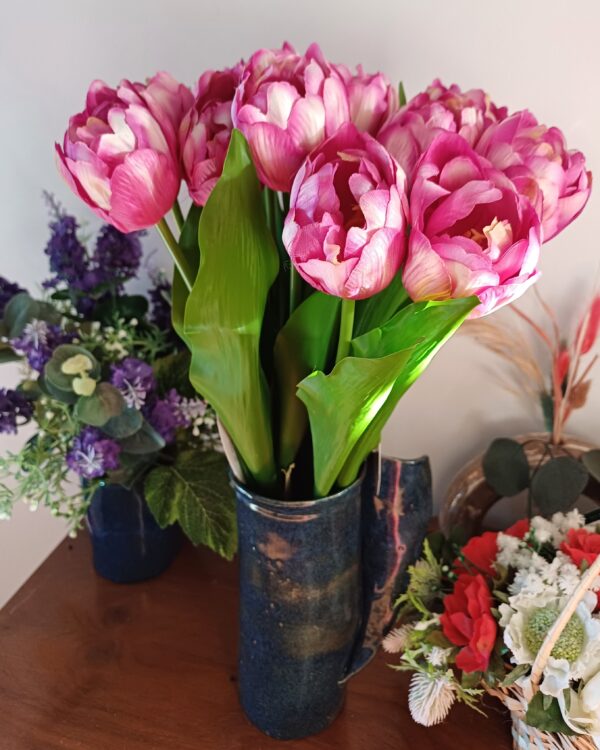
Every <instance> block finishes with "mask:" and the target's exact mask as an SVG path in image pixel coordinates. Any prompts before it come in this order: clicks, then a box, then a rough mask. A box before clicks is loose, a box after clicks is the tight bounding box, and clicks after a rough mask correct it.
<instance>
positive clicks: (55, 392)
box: [37, 375, 79, 404]
mask: <svg viewBox="0 0 600 750" xmlns="http://www.w3.org/2000/svg"><path fill="white" fill-rule="evenodd" d="M37 382H38V385H39V387H40V390H41V391H42V393H45V394H46V395H47V396H51V397H52V398H55V399H56V400H57V401H61V402H62V403H63V404H75V403H77V400H78V398H79V396H78V395H77V394H76V393H73V391H72V390H70V389H69V390H68V391H65V390H63V389H62V388H57V387H56V386H55V385H53V384H52V383H51V382H50V381H49V380H48V379H47V378H45V377H44V376H43V375H41V376H40V377H39V378H38V381H37Z"/></svg>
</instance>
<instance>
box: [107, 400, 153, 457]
mask: <svg viewBox="0 0 600 750" xmlns="http://www.w3.org/2000/svg"><path fill="white" fill-rule="evenodd" d="M143 423H144V418H143V417H142V415H141V413H140V412H139V411H138V410H137V409H132V408H130V407H127V408H126V409H123V411H122V412H121V413H120V414H119V416H117V417H111V418H110V419H109V420H108V422H106V423H105V424H103V425H102V432H105V433H106V434H107V435H109V436H110V437H112V438H116V439H117V440H122V439H124V438H128V437H131V435H135V433H136V432H137V431H138V430H139V429H140V428H141V426H142V424H143ZM132 452H133V451H132Z"/></svg>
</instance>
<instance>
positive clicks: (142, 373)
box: [110, 357, 156, 409]
mask: <svg viewBox="0 0 600 750" xmlns="http://www.w3.org/2000/svg"><path fill="white" fill-rule="evenodd" d="M110 382H111V383H112V384H113V385H114V386H115V388H118V389H119V390H120V391H121V393H122V394H123V398H124V399H125V403H126V404H127V406H129V407H130V408H131V409H141V408H142V407H143V406H144V404H145V403H146V400H147V398H148V396H150V395H151V394H152V393H153V392H154V389H155V387H156V381H155V380H154V372H153V371H152V367H150V365H148V364H146V362H142V360H141V359H136V358H135V357H126V358H125V359H124V360H122V361H121V362H119V364H117V365H112V367H111V377H110Z"/></svg>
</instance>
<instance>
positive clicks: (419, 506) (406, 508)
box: [341, 452, 432, 682]
mask: <svg viewBox="0 0 600 750" xmlns="http://www.w3.org/2000/svg"><path fill="white" fill-rule="evenodd" d="M431 512H432V489H431V469H430V466H429V459H428V458H427V456H423V457H421V458H417V459H414V460H401V459H396V458H387V457H385V456H384V457H382V456H381V455H380V453H379V452H376V453H372V454H371V456H370V457H369V459H368V460H367V469H366V476H365V479H364V482H363V490H362V569H363V618H362V626H361V629H360V632H359V635H358V638H357V642H356V646H355V648H354V652H353V654H352V658H351V659H350V662H349V665H348V668H347V670H346V674H345V675H344V677H343V679H342V680H341V681H342V682H345V681H346V680H349V679H350V677H352V676H353V675H355V674H356V673H357V672H359V671H360V670H361V669H362V668H363V667H364V666H366V664H368V663H369V662H370V661H371V659H372V658H373V657H374V656H375V654H376V653H377V650H378V649H379V646H380V644H381V641H382V640H383V637H384V636H385V635H386V633H387V632H388V630H389V629H390V627H391V625H392V624H393V621H394V613H395V607H394V605H395V602H396V599H397V598H398V596H399V595H400V594H401V593H402V591H403V590H404V588H405V586H406V578H407V568H408V566H409V565H411V564H413V563H414V562H415V561H416V560H417V559H418V557H419V555H420V554H421V549H422V545H423V539H424V538H425V534H426V533H427V527H428V524H429V520H430V518H431Z"/></svg>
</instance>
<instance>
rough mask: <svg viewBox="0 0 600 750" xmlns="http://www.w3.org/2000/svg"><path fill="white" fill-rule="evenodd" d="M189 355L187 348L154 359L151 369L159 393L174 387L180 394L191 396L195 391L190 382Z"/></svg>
mask: <svg viewBox="0 0 600 750" xmlns="http://www.w3.org/2000/svg"><path fill="white" fill-rule="evenodd" d="M190 362H191V356H190V353H189V350H188V349H181V350H180V351H178V352H173V353H172V354H167V355H166V356H165V357H159V358H158V359H156V360H155V361H154V364H153V366H152V369H153V371H154V377H155V379H156V385H157V388H158V392H159V393H166V392H167V391H169V390H171V388H175V390H176V391H178V392H179V393H180V394H181V395H182V396H185V397H186V398H192V397H193V396H195V395H196V391H195V390H194V389H193V388H192V384H191V383H190Z"/></svg>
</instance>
